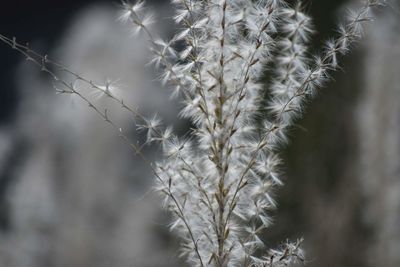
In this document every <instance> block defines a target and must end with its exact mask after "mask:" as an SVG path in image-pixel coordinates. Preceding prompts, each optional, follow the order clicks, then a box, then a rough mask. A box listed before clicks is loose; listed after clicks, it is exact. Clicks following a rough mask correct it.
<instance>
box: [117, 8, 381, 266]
mask: <svg viewBox="0 0 400 267" xmlns="http://www.w3.org/2000/svg"><path fill="white" fill-rule="evenodd" d="M172 2H173V3H174V4H175V5H176V16H175V17H174V19H175V21H176V22H177V23H179V24H180V25H181V30H180V32H178V33H177V34H176V35H175V36H174V37H173V38H172V40H170V41H162V40H159V39H157V38H154V37H153V36H152V35H151V34H150V33H149V31H148V30H147V28H146V25H144V23H142V22H141V21H140V19H138V18H141V17H146V15H143V14H142V13H141V12H142V11H143V2H139V3H137V4H135V5H129V4H124V7H125V11H124V14H123V15H122V17H121V18H122V20H124V21H128V20H130V21H131V22H132V23H133V25H134V26H136V27H140V28H141V29H142V30H143V31H144V32H147V34H148V38H149V39H150V42H151V43H152V50H153V51H154V57H153V58H152V60H151V62H152V63H154V65H155V66H156V67H158V68H161V70H162V81H163V83H164V84H167V85H168V86H171V87H173V88H174V95H179V96H181V97H182V99H183V104H184V107H183V109H182V111H181V115H182V117H185V118H188V119H190V120H191V121H192V122H193V124H195V125H196V129H194V130H193V132H192V135H191V137H190V138H187V139H184V140H181V139H179V138H178V137H176V136H175V135H173V134H172V132H171V130H170V129H167V130H165V131H164V132H163V130H162V128H161V124H160V122H159V120H158V119H156V118H153V119H152V120H149V121H147V124H146V125H145V126H143V128H146V129H147V130H148V140H149V141H161V143H162V146H163V149H164V154H165V160H164V161H162V162H159V163H158V164H156V166H155V169H154V170H155V175H156V176H157V178H158V179H157V181H158V184H157V190H159V191H160V192H162V193H163V194H164V195H165V201H164V205H165V206H166V207H167V208H168V210H169V211H171V212H172V214H173V216H174V220H173V222H172V223H171V229H172V230H174V231H176V232H177V233H179V234H180V236H181V238H182V246H181V248H182V250H181V251H182V254H181V255H182V256H185V257H186V258H187V259H188V261H189V262H190V264H191V266H202V267H204V266H219V267H223V266H289V265H292V264H295V263H296V262H301V261H303V260H304V259H303V254H302V251H301V249H300V247H299V245H300V242H297V243H288V244H286V245H285V246H283V247H282V248H281V249H279V250H268V249H266V248H265V246H264V243H263V241H262V239H261V238H260V237H259V236H260V234H261V233H262V230H264V229H265V228H267V227H269V226H270V224H271V217H270V215H269V214H268V212H269V211H270V210H272V209H274V208H275V207H276V202H275V201H274V199H273V192H274V188H275V187H277V186H280V185H282V184H283V183H282V180H281V178H280V173H279V165H280V159H279V157H278V155H277V152H278V151H279V148H280V145H281V144H283V143H285V142H286V140H287V137H286V136H287V135H286V132H287V130H288V127H290V126H291V125H292V124H293V121H294V119H296V118H297V117H299V116H300V115H301V114H302V110H303V105H304V102H305V100H307V99H308V98H309V97H310V96H313V95H314V94H315V91H316V89H318V88H319V87H321V85H323V83H324V82H325V81H326V80H327V79H328V78H329V76H328V72H329V71H330V70H335V69H337V68H338V56H339V55H341V54H344V53H346V52H347V51H348V49H349V46H350V44H351V43H352V42H353V41H354V40H356V39H357V38H358V37H359V36H360V35H361V33H362V24H363V23H364V22H366V21H369V20H370V19H371V13H370V11H371V8H372V7H375V6H378V5H381V4H382V2H381V1H378V0H367V1H365V3H364V5H363V6H361V7H360V8H359V9H357V10H356V11H353V12H350V13H349V14H350V15H349V16H348V22H347V23H346V24H344V25H343V26H340V27H339V29H340V30H339V36H338V37H336V38H333V39H331V40H329V41H328V42H327V43H326V46H325V47H324V49H323V51H322V53H321V55H320V56H314V57H310V55H309V52H308V42H309V40H310V35H311V34H312V32H313V27H312V23H311V19H310V18H309V17H308V16H307V15H306V14H304V13H303V12H302V6H301V4H300V3H299V4H298V5H295V6H293V7H292V6H290V5H288V4H286V3H285V2H284V1H283V0H258V1H251V0H206V1H200V0H172ZM178 41H179V43H180V44H181V43H182V41H183V42H184V44H185V46H184V48H183V49H180V50H179V51H176V50H175V49H174V47H175V46H174V44H175V43H176V42H178ZM266 65H271V66H274V75H273V79H272V83H271V86H270V97H269V102H268V104H267V107H266V108H265V107H263V106H262V105H263V104H262V103H263V98H264V95H265V94H264V88H263V86H262V84H261V77H262V74H263V70H264V67H265V66H266ZM265 110H267V113H265ZM260 118H261V119H260ZM260 122H261V124H260ZM256 125H261V126H260V127H258V126H256ZM256 252H258V253H257V255H261V256H260V257H257V256H255V253H256ZM260 252H261V254H260Z"/></svg>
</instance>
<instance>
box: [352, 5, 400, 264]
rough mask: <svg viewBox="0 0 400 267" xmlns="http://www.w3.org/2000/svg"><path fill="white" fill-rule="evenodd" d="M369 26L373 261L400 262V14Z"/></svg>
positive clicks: (363, 104) (366, 140)
mask: <svg viewBox="0 0 400 267" xmlns="http://www.w3.org/2000/svg"><path fill="white" fill-rule="evenodd" d="M368 31H369V38H368V39H367V42H366V48H367V49H368V50H367V51H368V54H367V58H366V60H365V64H364V65H365V67H364V68H365V81H364V86H363V87H364V88H365V90H364V91H363V95H362V98H361V100H360V105H359V107H358V114H357V118H358V119H357V120H356V121H357V122H358V123H359V124H358V127H359V136H358V140H359V142H360V161H361V166H360V167H361V168H360V178H361V185H362V188H363V191H364V193H365V197H366V200H367V203H368V205H367V207H368V209H366V210H365V217H366V220H367V222H368V224H369V227H371V230H372V232H373V238H372V240H371V247H370V251H368V253H367V254H368V255H369V258H368V260H369V262H370V264H371V265H370V266H385V267H395V266H400V253H399V251H400V162H399V160H400V102H399V100H400V76H399V70H400V61H399V58H400V37H399V36H400V35H399V33H400V17H399V14H398V13H397V12H391V13H388V14H385V15H384V16H381V17H379V19H378V20H377V21H376V23H374V24H373V25H372V26H371V28H370V29H369V30H368Z"/></svg>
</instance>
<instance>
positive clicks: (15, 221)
mask: <svg viewBox="0 0 400 267" xmlns="http://www.w3.org/2000/svg"><path fill="white" fill-rule="evenodd" d="M7 2H8V3H2V6H1V9H0V32H1V33H2V34H5V35H7V36H16V37H17V40H20V41H21V42H27V41H29V43H30V45H31V46H32V47H33V48H34V49H35V50H37V51H40V52H43V53H46V54H49V57H50V58H52V59H55V60H56V61H60V62H62V63H63V64H64V65H66V66H68V67H69V68H71V69H72V70H74V71H75V72H77V73H79V74H82V75H83V76H85V77H88V78H89V79H92V80H95V81H97V82H98V83H100V84H106V83H107V81H109V80H111V81H115V82H116V83H118V85H119V87H120V88H121V90H120V92H118V93H119V94H120V96H121V97H123V98H124V99H126V101H127V102H129V103H132V104H133V105H136V104H140V107H142V108H143V109H144V112H145V113H146V114H151V113H153V112H155V111H157V112H158V113H161V114H163V119H164V120H165V121H166V124H174V127H175V128H176V129H177V130H178V132H182V133H184V132H185V131H186V129H187V128H188V127H189V125H188V123H187V122H182V121H175V119H174V118H176V114H177V112H178V110H176V107H177V105H176V103H173V102H172V101H165V99H167V98H168V92H167V91H165V90H161V89H160V88H161V87H160V86H158V84H157V83H154V84H153V86H149V85H148V84H146V83H145V82H144V81H146V80H149V79H155V77H156V74H154V73H151V72H145V73H144V72H141V71H140V70H141V68H140V67H141V66H143V64H145V63H146V61H147V56H148V54H147V53H148V52H146V43H145V42H144V41H140V40H137V39H135V38H130V37H129V29H128V28H127V27H125V26H122V25H120V24H119V23H118V22H116V18H117V17H118V4H119V3H118V2H117V1H96V0H93V1H83V0H81V1H78V0H76V1H74V0H70V1H57V2H56V1H50V0H48V1H47V0H46V1H45V0H36V1H28V0H26V1H13V2H11V1H7ZM148 2H149V3H150V4H151V5H153V6H154V7H155V8H157V10H158V11H157V14H159V18H160V19H159V21H160V22H159V25H158V26H157V27H156V29H157V30H158V31H159V34H161V35H164V36H168V35H170V34H172V32H173V31H174V27H175V26H174V25H173V24H172V23H170V22H169V20H165V19H164V18H165V17H169V16H171V14H172V10H171V6H170V4H169V2H168V1H155V0H153V1H148ZM304 2H305V6H306V9H307V10H308V11H309V13H310V15H311V17H312V18H313V19H314V24H315V27H316V29H317V33H316V34H315V36H314V40H315V42H314V47H315V49H317V48H318V47H320V46H321V44H322V43H323V40H325V39H326V38H328V37H329V36H331V35H332V34H333V33H334V31H333V30H332V29H334V28H335V24H336V22H337V18H338V17H339V16H340V14H343V12H344V10H343V8H344V7H345V6H346V5H348V4H351V3H350V1H344V0H343V1H338V0H318V1H317V0H314V1H304ZM366 32H367V33H368V34H367V38H365V39H363V40H362V41H361V42H360V43H359V44H358V45H357V49H355V50H353V51H352V53H351V54H350V55H348V56H346V57H345V58H344V59H343V60H342V66H343V71H342V72H338V73H335V74H334V77H333V78H334V82H330V83H329V84H328V86H327V87H326V88H324V89H323V90H322V92H321V93H320V94H319V95H318V97H317V98H316V99H315V100H314V101H313V102H312V103H310V105H309V107H308V109H307V112H306V113H305V116H304V117H303V118H302V119H301V120H299V121H298V122H297V125H296V127H294V129H293V130H292V132H291V137H292V138H291V139H292V142H291V143H290V144H289V145H288V146H287V148H285V149H284V151H283V152H282V156H283V157H284V159H285V165H284V173H285V186H284V187H283V188H282V189H281V190H280V191H279V192H277V198H278V203H279V208H278V210H277V211H276V213H275V214H274V218H275V224H274V225H273V227H271V228H270V229H269V230H267V232H266V234H265V237H264V240H265V241H266V244H267V245H268V246H271V247H275V246H276V245H277V244H279V242H281V241H284V240H285V239H286V238H289V239H296V238H300V237H304V238H305V242H304V248H305V250H306V252H307V266H312V267H317V266H325V267H338V266H349V267H350V266H351V267H354V266H360V267H363V266H365V267H370V266H371V267H372V266H383V267H398V266H400V14H399V12H398V9H397V8H393V9H391V8H390V9H388V10H387V11H385V13H382V14H378V19H377V20H376V21H375V22H374V23H373V24H372V25H371V27H369V28H367V29H366ZM0 58H1V59H2V64H0V266H6V267H36V266H37V267H39V266H40V267H47V266H48V267H52V266H56V267H58V266H74V267H84V266H85V267H86V266H99V267H101V266H122V267H124V266H135V267H146V266H149V267H158V266H160V267H164V266H165V267H167V266H184V264H183V263H182V262H180V261H179V258H178V253H177V251H176V247H177V245H178V242H179V241H177V240H175V239H174V237H173V236H172V235H171V234H170V233H169V232H168V230H167V227H166V225H167V224H168V215H167V214H165V213H164V212H163V211H162V210H160V208H159V204H158V203H157V199H154V198H152V197H146V198H145V200H139V199H140V198H141V197H142V196H143V195H144V194H145V193H146V192H147V191H148V190H149V189H150V187H151V183H152V177H151V176H150V175H149V172H148V170H146V169H145V167H144V166H143V164H141V162H140V160H139V159H138V158H137V157H135V156H134V155H132V153H131V152H130V151H129V149H128V148H127V147H126V146H125V144H124V143H122V141H121V140H120V139H119V138H118V136H117V134H116V133H115V132H113V131H112V129H110V128H109V127H108V125H106V124H105V123H104V121H102V120H101V119H99V118H98V117H97V116H96V115H95V114H93V112H91V110H89V109H88V108H87V107H86V106H85V105H83V104H81V103H80V102H79V101H78V100H76V99H73V98H70V97H68V96H63V95H61V96H60V95H56V94H55V93H54V88H53V84H52V82H51V81H50V79H49V78H48V77H47V76H46V75H44V74H42V73H40V72H39V70H37V69H36V68H35V67H34V66H33V65H32V64H27V63H26V62H25V61H24V60H23V58H21V56H20V55H18V54H17V53H16V52H15V51H12V50H11V49H9V48H8V47H7V46H6V45H4V44H0ZM77 86H83V85H79V84H78V85H77ZM93 96H94V97H97V96H95V95H93ZM96 99H97V100H96V103H97V104H98V105H100V106H101V107H105V108H107V109H109V110H110V114H112V116H113V119H114V120H116V121H117V122H118V123H119V125H121V126H123V127H124V128H125V129H127V130H128V131H129V134H130V135H131V136H132V138H133V139H136V140H142V139H143V136H141V134H140V132H139V133H137V132H136V131H135V129H134V121H133V118H131V117H130V116H129V114H128V113H125V112H123V111H121V110H120V109H119V107H117V106H114V105H109V103H107V101H104V99H102V98H96ZM145 153H146V156H147V157H149V158H151V159H156V158H157V153H158V150H157V149H155V148H153V147H148V148H146V149H145Z"/></svg>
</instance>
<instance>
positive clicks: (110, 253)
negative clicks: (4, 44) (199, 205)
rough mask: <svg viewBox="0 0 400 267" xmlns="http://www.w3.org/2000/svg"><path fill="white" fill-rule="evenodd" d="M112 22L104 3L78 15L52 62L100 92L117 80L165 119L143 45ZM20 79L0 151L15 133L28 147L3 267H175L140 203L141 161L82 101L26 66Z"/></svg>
mask: <svg viewBox="0 0 400 267" xmlns="http://www.w3.org/2000/svg"><path fill="white" fill-rule="evenodd" d="M116 18H117V14H116V12H115V10H113V9H109V8H105V7H91V8H88V9H87V10H85V11H83V12H81V13H80V14H79V15H77V16H76V18H75V19H74V21H73V23H72V25H71V26H70V27H69V29H68V30H67V32H66V33H65V34H64V37H63V38H62V40H61V41H60V42H59V45H58V49H57V50H56V52H55V54H57V58H59V59H60V60H61V61H62V62H64V63H65V64H67V65H69V66H72V68H73V69H74V70H76V71H77V72H78V73H80V74H82V75H83V76H85V77H90V78H91V79H93V80H95V81H101V82H102V83H101V84H98V86H99V87H102V88H104V89H106V88H107V89H108V88H109V87H107V82H108V81H109V80H111V81H114V80H117V81H116V82H115V85H118V86H119V87H118V91H117V92H116V95H118V97H123V98H124V99H125V100H126V101H129V102H131V103H135V104H139V103H140V105H143V106H144V107H148V108H149V109H150V110H152V109H154V108H155V107H157V109H158V110H161V112H162V113H163V115H164V117H165V118H167V119H168V118H171V117H172V116H173V115H174V113H175V112H174V109H173V107H172V106H171V105H167V102H166V101H165V98H166V93H165V92H164V93H163V92H161V91H160V90H155V89H154V87H151V86H150V85H149V84H148V83H147V82H146V81H147V80H149V79H154V77H153V76H152V74H151V72H143V69H142V68H141V66H142V65H144V64H145V63H146V60H147V57H148V52H147V50H146V49H145V47H146V43H145V42H143V41H140V40H139V41H138V40H132V39H130V38H128V35H129V34H128V33H129V29H127V28H124V27H121V25H120V24H119V23H118V22H116ZM17 79H18V83H19V87H20V88H21V94H22V100H21V105H20V109H19V112H18V117H17V120H16V122H15V126H14V127H13V130H7V129H6V130H4V133H2V136H3V135H4V138H3V137H2V138H1V149H2V150H3V147H4V150H7V146H8V145H7V144H9V143H11V142H8V141H7V140H8V139H18V138H19V139H22V140H24V142H25V143H27V144H28V149H27V152H26V153H27V154H26V155H24V158H25V159H24V161H23V162H22V163H21V164H20V165H18V166H16V168H17V172H16V175H15V176H16V177H14V183H13V184H12V186H11V188H10V190H9V191H8V199H9V203H10V205H11V206H10V210H11V214H10V217H11V230H10V232H9V233H5V234H4V235H3V236H1V238H0V242H1V243H2V245H1V246H0V251H1V254H0V259H1V261H2V262H0V265H1V266H8V267H21V266H26V267H39V266H40V267H43V266H74V267H79V266H82V267H84V266H85V267H86V266H99V267H101V266H149V267H150V266H151V267H154V266H160V267H163V266H177V264H178V263H177V262H176V261H175V260H174V259H173V258H172V256H170V254H169V253H168V252H167V250H168V249H171V248H167V247H166V244H167V243H166V242H167V241H166V240H163V237H160V236H158V235H157V233H155V229H156V226H157V220H158V219H157V217H158V215H159V213H160V211H159V210H158V208H157V206H156V205H154V204H155V203H154V201H151V199H150V198H149V199H146V201H142V202H139V201H137V200H138V199H139V198H140V197H141V196H142V195H143V194H144V193H145V192H146V191H147V190H148V189H149V185H150V181H151V179H150V177H148V174H146V173H145V172H143V171H142V169H143V167H142V165H143V164H141V163H140V162H137V161H135V159H134V158H132V157H131V154H130V153H129V152H128V151H127V149H126V147H125V146H124V145H122V144H121V140H120V139H118V137H116V136H115V135H114V134H113V132H112V131H111V130H110V129H109V128H108V127H107V126H106V125H105V124H104V121H103V120H100V119H99V118H97V117H96V116H95V115H94V114H92V113H90V112H87V110H88V108H87V105H85V104H83V103H82V102H81V101H79V100H78V99H75V98H74V97H73V96H71V98H66V97H65V96H59V95H57V96H56V95H55V94H54V90H53V88H49V83H48V82H45V81H42V80H40V79H39V78H38V77H37V73H36V72H32V69H31V68H28V66H27V65H26V64H23V66H21V69H20V70H19V74H18V76H17ZM74 86H76V87H79V88H80V89H81V90H83V91H85V93H86V94H87V95H88V96H90V97H93V99H95V100H94V101H95V102H96V103H97V104H99V105H100V106H102V107H104V108H107V109H109V110H110V112H112V111H113V110H116V109H118V111H119V107H112V106H108V105H107V103H106V100H107V99H106V98H107V97H104V96H102V95H99V94H98V93H96V91H94V90H93V89H91V88H90V86H85V85H83V84H82V83H80V82H79V81H75V82H74ZM112 86H114V83H112ZM110 88H111V87H110ZM112 89H113V88H112ZM112 93H115V91H112ZM113 114H115V116H113V119H114V120H116V121H118V122H119V123H120V124H121V125H122V126H123V127H124V128H126V129H130V128H131V125H133V123H134V122H133V119H132V118H130V117H129V116H125V115H124V113H121V112H115V113H113ZM132 133H133V134H134V135H137V134H136V133H135V131H134V129H132ZM3 144H4V146H3ZM9 146H11V145H9ZM147 152H148V155H149V156H150V157H153V156H152V153H153V152H152V151H151V150H148V151H147ZM2 155H3V154H2ZM0 160H1V161H2V158H0ZM163 244H164V245H163ZM172 255H173V254H172Z"/></svg>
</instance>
